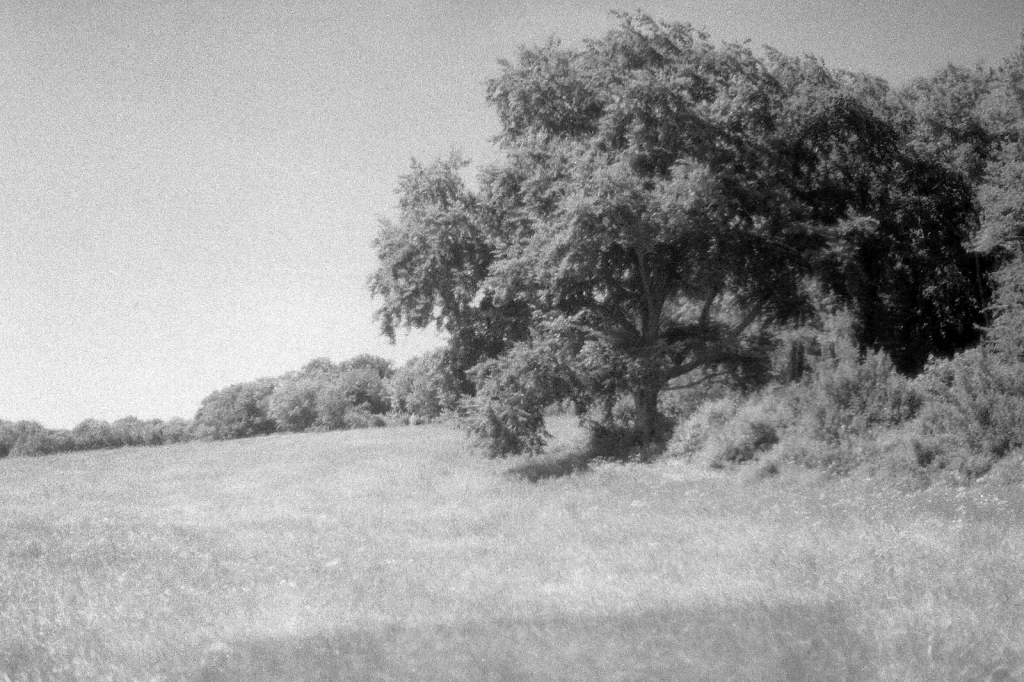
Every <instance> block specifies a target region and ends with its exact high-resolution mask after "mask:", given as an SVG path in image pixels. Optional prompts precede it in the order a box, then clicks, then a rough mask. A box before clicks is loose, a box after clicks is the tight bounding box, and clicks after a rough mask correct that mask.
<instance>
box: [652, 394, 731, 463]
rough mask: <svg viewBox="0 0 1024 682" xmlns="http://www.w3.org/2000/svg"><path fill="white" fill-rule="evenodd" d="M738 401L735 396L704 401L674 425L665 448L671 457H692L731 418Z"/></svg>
mask: <svg viewBox="0 0 1024 682" xmlns="http://www.w3.org/2000/svg"><path fill="white" fill-rule="evenodd" d="M739 406H740V403H739V401H738V399H737V398H736V397H735V396H727V397H724V398H719V399H717V400H711V401H708V402H705V403H704V404H703V405H701V406H700V407H698V408H697V410H696V411H694V412H693V414H691V415H690V416H689V417H688V418H687V419H685V420H683V422H682V423H681V424H679V426H677V427H676V429H675V431H674V432H673V434H672V438H671V439H670V440H669V442H668V445H667V446H666V448H665V454H666V455H668V456H671V457H683V458H686V459H693V458H694V457H695V456H696V455H697V454H698V453H700V452H701V451H702V450H703V449H704V446H705V445H707V443H708V441H709V440H710V439H711V437H712V436H713V435H715V434H716V433H718V432H720V431H721V430H722V429H723V428H724V427H725V425H726V424H727V423H728V422H729V420H731V419H732V418H733V416H734V415H735V414H736V411H737V410H738V409H739Z"/></svg>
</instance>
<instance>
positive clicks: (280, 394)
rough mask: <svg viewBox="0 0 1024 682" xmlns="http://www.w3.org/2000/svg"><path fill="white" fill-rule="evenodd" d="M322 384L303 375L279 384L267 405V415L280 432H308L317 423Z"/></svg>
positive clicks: (284, 380)
mask: <svg viewBox="0 0 1024 682" xmlns="http://www.w3.org/2000/svg"><path fill="white" fill-rule="evenodd" d="M307 366H308V365H307ZM321 384H322V381H317V380H315V379H309V378H305V377H303V376H301V375H300V376H298V377H294V378H287V379H281V380H279V381H278V382H277V384H276V385H275V386H274V392H273V393H272V394H271V395H270V400H269V401H268V403H267V415H268V416H269V417H270V418H271V419H273V420H274V423H275V424H276V428H277V430H278V431H306V430H308V429H309V428H311V427H312V426H313V424H314V423H316V421H317V417H318V416H319V414H318V406H317V403H318V400H319V395H320V393H321V391H322V388H321Z"/></svg>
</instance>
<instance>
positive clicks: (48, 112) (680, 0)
mask: <svg viewBox="0 0 1024 682" xmlns="http://www.w3.org/2000/svg"><path fill="white" fill-rule="evenodd" d="M633 3H636V0H633ZM618 8H624V9H628V10H635V9H636V8H637V4H627V5H616V4H614V3H611V2H608V1H606V0H605V1H592V0H568V1H561V2H554V1H552V2H542V1H540V0H533V1H526V2H522V1H513V0H409V1H408V2H397V1H392V0H383V1H379V2H359V1H354V0H348V1H346V0H332V1H327V0H321V1H317V0H266V1H260V0H246V1H239V2H234V1H230V0H187V1H168V0H154V1H143V0H138V1H135V2H113V1H109V2H108V1H101V0H96V1H92V0H90V1H85V0H67V1H58V0H21V1H19V0H0V419H8V420H18V419H32V420H36V421H40V422H42V423H43V424H44V425H46V426H49V427H54V428H69V427H72V426H74V425H75V424H77V423H78V422H80V421H82V420H83V419H86V418H99V419H107V420H113V419H117V418H120V417H123V416H126V415H135V416H138V417H141V418H152V417H158V418H163V419H167V418H170V417H173V416H185V417H190V416H192V415H193V414H194V413H195V411H196V409H197V408H198V406H199V403H200V402H201V400H202V398H203V397H204V396H206V395H208V394H209V393H210V392H212V391H214V390H216V389H219V388H223V387H225V386H228V385H230V384H233V383H238V382H241V381H248V380H251V379H255V378H258V377H265V376H276V375H279V374H282V373H284V372H286V371H289V370H294V369H298V368H299V367H301V366H302V365H304V364H305V363H306V362H308V361H309V360H311V359H313V358H317V357H328V358H330V359H332V360H334V361H340V360H344V359H347V358H350V357H352V356H354V355H357V354H360V353H373V354H376V355H381V356H383V357H387V358H390V359H393V360H395V361H396V362H402V361H404V360H405V359H407V358H409V357H411V356H413V355H416V354H418V353H421V352H423V351H425V350H428V349H430V348H432V347H434V346H436V345H438V344H439V343H441V339H440V337H438V336H437V335H436V334H434V333H424V332H418V333H413V334H410V335H406V336H402V335H400V337H399V339H398V343H397V344H395V345H390V344H389V343H388V342H387V341H386V340H385V339H384V338H383V337H381V336H380V334H379V332H378V328H377V326H376V325H375V324H374V322H373V319H372V317H373V311H374V301H373V300H372V299H371V298H370V295H369V292H368V289H367V286H366V281H367V278H368V276H369V275H370V273H371V272H372V271H373V269H374V267H375V256H374V252H373V248H372V240H373V237H374V235H375V234H376V232H377V229H378V226H379V220H380V218H381V217H387V216H394V215H395V213H396V206H397V197H396V195H395V193H394V188H395V186H396V183H397V179H398V177H399V175H401V174H402V173H404V172H406V171H407V170H408V168H409V164H410V160H411V159H412V158H417V159H419V160H421V161H430V160H432V159H434V158H435V157H438V156H445V155H447V154H448V153H449V152H450V151H451V150H453V149H458V150H461V151H462V152H464V153H465V154H466V155H468V156H469V157H470V158H471V159H473V160H474V161H475V162H476V163H477V164H482V163H486V162H487V161H489V160H493V159H494V158H495V152H494V149H493V146H492V145H491V142H490V141H491V139H492V138H493V136H494V135H495V134H496V133H497V121H496V117H495V116H494V115H493V112H492V111H491V110H490V109H489V108H488V107H487V105H486V102H485V99H484V90H485V83H486V80H487V79H488V78H490V77H493V76H495V75H497V73H498V68H499V67H498V60H499V59H501V58H507V59H509V58H514V56H515V53H516V49H517V47H518V46H520V45H536V44H539V43H541V42H544V41H546V40H547V39H548V38H549V37H551V36H558V37H560V38H561V39H562V40H563V41H564V42H566V43H569V44H573V43H575V42H577V41H579V40H580V39H582V38H586V37H599V36H600V35H602V34H603V33H605V32H606V31H607V30H609V29H610V28H612V26H613V25H614V23H615V20H614V19H613V18H612V17H611V15H610V11H611V10H613V9H618ZM642 8H643V9H644V10H645V11H647V12H649V13H650V14H652V15H653V16H655V17H656V18H660V19H664V20H669V21H681V22H689V23H691V24H693V25H695V26H696V27H698V28H703V29H705V30H707V31H708V32H709V33H710V34H711V37H712V39H713V40H716V41H723V42H724V41H728V42H738V41H743V40H746V39H750V40H751V41H752V44H753V45H754V46H755V47H758V46H761V45H771V46H772V47H775V48H777V49H780V50H782V51H783V52H787V53H794V54H805V53H809V54H814V55H817V56H820V57H821V58H823V59H824V60H825V62H826V63H827V64H828V65H829V66H833V67H837V68H844V69H852V70H858V71H867V72H869V73H873V74H875V75H879V76H883V77H885V78H887V79H889V80H890V81H891V82H894V83H897V84H899V83H904V82H907V81H908V80H910V79H912V78H914V77H918V76H924V75H928V74H930V73H932V72H934V71H935V70H937V69H939V68H941V67H942V66H944V65H945V64H947V63H950V62H952V63H957V64H965V65H972V64H975V63H978V62H979V61H984V62H986V63H988V64H992V65H995V64H998V63H999V61H1000V60H1001V59H1002V58H1003V57H1005V56H1007V55H1008V54H1010V53H1011V52H1012V51H1013V50H1014V48H1015V47H1016V46H1017V45H1018V44H1019V40H1020V37H1021V33H1022V31H1024V3H1022V0H974V1H972V2H967V0H834V1H826V0H775V1H774V2H763V1H761V2H758V1H756V0H689V1H686V0H677V1H675V2H663V1H658V2H649V3H646V4H643V5H642Z"/></svg>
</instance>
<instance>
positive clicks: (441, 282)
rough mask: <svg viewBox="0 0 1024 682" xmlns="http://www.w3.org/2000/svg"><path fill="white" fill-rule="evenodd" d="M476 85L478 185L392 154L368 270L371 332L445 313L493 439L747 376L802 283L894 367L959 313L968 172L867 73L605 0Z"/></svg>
mask: <svg viewBox="0 0 1024 682" xmlns="http://www.w3.org/2000/svg"><path fill="white" fill-rule="evenodd" d="M487 99H488V101H489V102H490V104H491V105H492V106H493V107H494V108H495V110H496V111H497V114H498V118H499V120H500V122H501V126H502V132H501V134H500V135H499V137H498V139H497V144H498V146H499V148H500V151H501V160H500V161H498V162H497V163H495V164H493V165H492V166H490V167H489V168H486V169H485V170H484V171H483V172H482V173H481V176H480V183H479V184H480V189H479V191H477V192H471V191H469V190H468V188H467V186H466V184H465V183H464V182H463V181H462V180H461V176H460V172H461V171H462V169H463V167H464V161H463V160H461V159H460V158H458V157H457V156H454V157H452V158H450V159H447V160H444V161H440V162H437V163H435V164H433V165H429V166H422V165H419V164H414V165H413V168H412V170H411V172H410V173H409V174H408V175H406V176H404V177H403V178H402V179H401V181H400V184H399V196H400V212H399V219H398V222H397V223H391V222H385V223H384V224H383V226H382V229H381V232H380V235H379V236H378V239H377V241H376V242H375V245H376V248H377V252H378V256H379V258H380V268H379V269H378V271H377V272H376V274H375V275H374V277H373V278H372V280H371V289H372V291H373V293H374V294H375V295H376V296H377V297H378V299H379V300H380V301H381V307H380V309H379V312H378V317H379V320H380V322H381V324H382V328H383V330H384V331H385V333H387V334H389V335H393V334H394V332H395V330H396V328H397V327H399V326H413V327H418V326H426V325H428V324H436V325H437V326H438V327H439V328H440V329H442V330H444V331H446V332H448V333H449V335H450V338H451V341H452V344H451V349H452V351H453V352H452V357H453V358H454V361H455V362H456V364H458V365H459V369H461V370H466V369H469V368H470V367H472V366H474V365H475V367H476V369H475V370H474V371H473V372H470V374H469V375H468V376H470V377H471V378H473V385H472V387H471V388H470V389H469V391H470V392H475V393H476V398H475V399H474V401H473V402H472V406H473V409H474V410H475V411H476V412H477V415H478V416H479V417H480V419H478V420H477V423H478V424H484V425H485V426H482V427H481V430H482V431H483V432H485V435H488V437H489V438H491V440H492V441H502V440H503V439H504V441H505V442H508V443H509V445H508V447H507V448H506V449H519V448H523V447H525V448H527V449H529V448H532V447H535V446H536V444H537V443H538V442H540V441H539V439H538V438H535V437H533V436H532V435H531V434H535V433H537V432H539V430H540V429H541V428H542V419H541V418H540V410H541V409H542V408H543V406H544V404H545V403H550V402H555V401H560V400H566V399H569V400H572V401H574V402H575V403H576V404H577V408H578V409H580V410H581V411H582V410H585V409H588V408H591V407H593V406H594V405H595V404H596V403H598V402H602V401H603V402H604V403H605V404H607V403H608V402H609V401H610V400H611V399H614V398H615V397H618V396H622V395H628V396H631V397H632V401H633V407H634V415H635V417H634V426H635V431H636V434H637V438H638V441H639V442H642V443H647V442H650V441H651V440H653V439H655V438H656V437H657V430H658V418H657V417H658V414H657V402H658V396H659V394H660V393H661V392H662V391H663V390H665V389H666V388H669V387H674V386H678V385H680V384H692V383H699V382H703V381H710V380H728V381H732V382H735V383H737V384H739V385H756V384H757V383H759V382H761V381H763V380H764V379H765V378H766V377H767V372H768V354H769V351H770V349H771V344H772V330H773V329H775V328H777V327H778V326H779V325H783V324H786V323H788V322H791V321H794V320H799V319H803V318H806V317H807V316H809V315H811V314H812V310H813V306H812V305H811V303H812V300H811V298H812V292H813V291H815V290H816V288H815V287H814V286H812V283H813V282H818V283H820V284H823V285H825V286H826V287H827V288H829V289H831V290H832V291H834V292H836V293H837V294H838V295H840V296H841V297H844V298H845V299H846V300H848V301H850V302H851V304H852V305H853V307H854V308H855V309H856V310H857V312H858V313H859V322H860V329H861V333H862V340H863V341H864V343H867V344H874V345H877V346H880V347H883V348H886V349H887V350H890V351H891V352H893V355H894V358H895V359H896V360H897V362H898V363H899V364H901V365H902V366H903V367H904V368H905V369H914V368H916V367H918V366H920V365H922V364H923V363H924V360H925V359H926V358H927V356H928V354H929V353H931V352H950V351H951V350H954V349H955V348H956V347H957V346H958V345H959V344H963V343H965V342H966V341H967V340H968V339H969V337H971V336H972V335H973V334H976V332H975V331H974V327H973V324H974V322H975V321H977V320H978V319H980V318H979V317H978V315H979V311H980V309H981V301H980V297H979V290H978V287H977V286H976V281H975V279H973V276H974V274H975V263H974V261H973V260H972V259H971V257H970V255H969V254H968V252H967V250H966V249H965V248H964V242H965V241H966V240H967V239H968V238H969V237H970V236H971V233H970V227H971V220H972V218H973V216H974V213H973V212H972V211H973V203H972V195H971V191H970V186H969V185H968V183H967V182H966V181H965V180H964V179H963V177H962V176H961V175H960V174H958V173H957V172H954V171H953V170H950V169H949V168H947V166H945V165H943V163H941V162H940V160H938V159H936V158H932V157H929V156H927V155H926V154H924V153H921V152H919V151H918V150H916V149H915V148H914V146H913V145H912V144H910V139H909V134H908V132H907V129H908V126H907V123H906V120H902V119H901V116H904V114H906V107H905V106H903V105H901V104H900V102H899V99H898V97H897V96H896V94H895V93H893V92H892V91H891V90H890V89H889V88H888V86H887V85H886V84H885V83H884V82H882V81H880V80H878V79H871V78H868V77H865V76H860V75H856V74H846V73H842V72H835V71H831V70H829V69H827V68H825V67H824V66H823V65H822V64H820V63H819V62H817V61H816V60H814V59H810V58H791V57H787V56H785V55H782V54H780V53H777V52H773V51H769V52H768V54H767V55H766V56H765V57H763V58H761V57H758V56H756V55H755V54H754V53H753V52H752V50H751V49H750V48H749V47H748V46H746V45H736V44H725V45H715V44H713V43H712V42H711V41H710V39H709V36H707V35H706V34H704V33H702V32H700V31H697V30H695V29H694V28H692V27H691V26H689V25H685V24H665V23H660V22H657V21H655V20H654V19H652V18H650V17H648V16H646V15H635V16H634V15H621V16H620V24H619V26H618V28H616V29H615V30H613V31H611V32H610V33H608V34H607V35H606V36H604V37H603V38H601V39H598V40H593V41H589V42H586V43H585V44H584V45H583V46H582V47H579V48H567V47H564V46H562V45H561V44H560V43H558V42H557V41H551V42H549V43H547V44H545V45H542V46H539V47H533V48H523V49H522V50H521V51H520V52H519V54H518V56H517V58H516V60H514V61H511V62H502V63H501V72H500V74H499V75H498V76H497V77H495V78H494V79H493V80H491V81H490V82H489V84H488V88H487ZM907 115H908V116H909V114H907ZM922 354H923V355H922ZM517 429H518V431H517ZM519 431H521V432H523V433H525V434H526V436H525V437H523V438H508V436H509V434H514V433H517V432H519ZM502 434H504V435H502Z"/></svg>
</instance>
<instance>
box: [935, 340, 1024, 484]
mask: <svg viewBox="0 0 1024 682" xmlns="http://www.w3.org/2000/svg"><path fill="white" fill-rule="evenodd" d="M917 384H918V386H919V387H920V390H921V391H922V392H923V393H924V394H925V395H926V396H927V398H928V402H927V405H926V408H925V409H924V410H923V412H922V415H921V419H920V424H921V430H922V433H923V434H924V435H925V436H930V437H932V438H934V439H937V440H938V441H941V442H944V443H945V449H946V450H953V451H961V452H964V453H970V454H972V455H975V456H977V457H980V458H981V462H979V463H975V465H974V466H972V467H970V468H971V469H973V470H982V469H983V470H985V471H987V469H988V467H990V466H991V465H992V464H993V463H994V462H996V461H997V460H999V459H1001V458H1003V457H1004V456H1006V455H1007V454H1009V453H1010V452H1012V451H1014V450H1019V449H1021V448H1024V363H1019V362H1014V361H1012V360H1009V359H1007V358H1005V357H1001V356H997V355H992V354H989V353H986V352H985V350H984V349H974V350H970V351H966V352H964V353H961V354H959V355H957V356H956V357H954V358H953V359H952V360H941V361H936V362H932V363H930V364H929V365H928V367H927V368H926V370H925V372H924V373H923V374H922V375H921V376H920V377H919V378H918V380H917ZM982 462H983V463H982ZM981 473H984V471H981Z"/></svg>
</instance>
